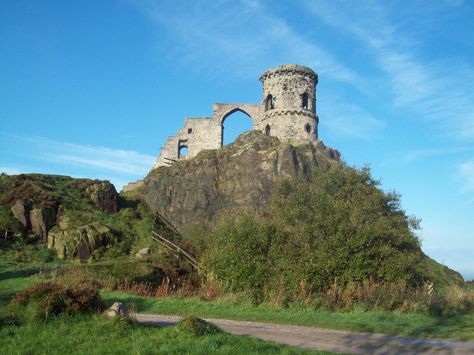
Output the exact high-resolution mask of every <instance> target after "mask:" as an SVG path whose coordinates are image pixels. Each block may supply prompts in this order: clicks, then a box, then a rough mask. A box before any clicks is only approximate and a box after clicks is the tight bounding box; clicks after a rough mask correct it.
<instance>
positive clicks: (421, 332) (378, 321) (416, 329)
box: [103, 292, 474, 341]
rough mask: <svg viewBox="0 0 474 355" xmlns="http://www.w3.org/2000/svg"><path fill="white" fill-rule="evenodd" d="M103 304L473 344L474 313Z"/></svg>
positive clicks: (164, 301)
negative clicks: (428, 314) (462, 341)
mask: <svg viewBox="0 0 474 355" xmlns="http://www.w3.org/2000/svg"><path fill="white" fill-rule="evenodd" d="M103 298H104V299H105V301H106V302H108V303H112V302H114V301H120V302H124V303H126V304H128V305H131V304H133V305H134V307H135V308H136V310H137V311H138V312H143V313H155V314H168V315H181V316H196V317H215V318H224V319H236V320H249V321H259V322H270V323H282V324H295V325H306V326H314V327H322V328H331V329H340V330H352V331H359V332H375V333H386V334H396V335H410V336H415V337H427V338H448V339H458V340H464V341H468V340H470V341H474V314H470V315H456V316H452V317H435V316H427V315H422V314H416V313H399V312H393V313H389V312H363V311H353V312H330V311H326V310H313V309H310V308H287V309H285V308H283V309H279V308H276V307H273V306H271V305H267V304H261V305H259V306H254V305H252V304H251V303H250V302H246V301H241V302H233V301H230V300H225V299H222V300H216V301H206V300H203V299H201V298H198V297H189V298H177V297H167V298H145V297H138V296H133V295H129V294H125V293H119V292H104V293H103Z"/></svg>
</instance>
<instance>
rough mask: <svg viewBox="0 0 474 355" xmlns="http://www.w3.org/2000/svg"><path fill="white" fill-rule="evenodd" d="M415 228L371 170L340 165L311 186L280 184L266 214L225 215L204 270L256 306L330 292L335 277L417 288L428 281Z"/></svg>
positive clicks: (339, 281)
mask: <svg viewBox="0 0 474 355" xmlns="http://www.w3.org/2000/svg"><path fill="white" fill-rule="evenodd" d="M416 227H417V221H416V220H414V219H411V218H409V217H407V216H406V215H405V213H404V211H403V210H401V208H400V200H399V196H398V195H397V194H395V193H385V192H383V191H382V190H380V189H379V188H378V182H377V181H375V180H374V179H372V178H371V176H370V171H369V170H368V169H362V170H356V169H352V168H348V167H344V166H340V167H335V168H333V169H332V170H329V171H318V172H317V173H316V174H315V175H314V176H313V177H312V179H311V180H310V181H305V180H303V179H300V178H294V179H292V180H286V181H283V182H282V183H281V184H280V186H279V188H278V190H277V191H276V192H275V193H274V195H273V197H272V200H271V203H270V206H269V207H268V209H267V210H266V211H265V212H264V213H263V214H261V215H259V214H258V213H256V212H255V211H243V212H241V213H239V214H238V215H234V216H230V217H227V218H225V219H224V220H223V221H221V222H220V224H218V226H217V227H216V230H215V231H214V233H213V234H212V236H211V238H210V241H209V248H208V250H207V252H206V254H205V256H204V258H203V266H204V269H205V270H206V271H207V272H208V273H212V274H213V275H214V276H215V277H216V279H217V280H218V281H219V282H220V284H221V285H222V287H223V288H224V289H226V290H229V291H247V292H250V293H251V294H252V295H253V297H254V299H255V300H257V301H259V300H261V299H263V298H269V297H270V298H276V297H278V298H280V299H282V300H295V299H301V298H308V297H310V296H311V295H313V294H316V293H318V292H319V293H324V292H326V291H328V290H329V291H328V292H331V291H330V289H331V287H332V285H333V284H334V282H335V280H337V285H342V286H344V285H349V284H350V283H351V282H354V283H362V282H363V281H364V280H369V279H370V280H372V282H373V283H376V284H389V283H393V285H396V284H397V283H400V285H402V284H403V285H406V286H407V287H410V288H412V287H416V286H419V285H421V284H422V282H423V281H424V280H425V275H424V272H423V269H422V267H421V266H420V262H421V260H422V259H423V253H422V252H421V249H420V244H419V241H418V239H417V238H416V236H415V234H414V232H413V230H414V229H415V228H416ZM394 287H395V286H394ZM395 291H396V290H394V292H395ZM372 296H373V297H375V295H372ZM393 303H397V302H396V301H393Z"/></svg>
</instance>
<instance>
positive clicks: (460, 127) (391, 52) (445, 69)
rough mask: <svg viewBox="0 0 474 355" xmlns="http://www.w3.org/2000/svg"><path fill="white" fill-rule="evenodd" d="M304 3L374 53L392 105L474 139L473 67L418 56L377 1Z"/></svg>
mask: <svg viewBox="0 0 474 355" xmlns="http://www.w3.org/2000/svg"><path fill="white" fill-rule="evenodd" d="M305 3H306V5H307V6H308V8H309V9H310V10H311V11H312V12H313V13H314V14H315V15H317V16H318V18H320V19H321V20H323V21H324V22H325V23H327V24H329V25H331V26H334V27H336V28H338V29H340V30H341V31H344V33H349V34H350V35H352V36H353V37H354V38H355V39H357V40H358V41H360V42H362V43H363V44H364V45H365V46H366V48H368V49H369V50H370V51H371V52H372V53H373V55H374V58H375V61H376V63H377V65H378V67H379V69H380V70H381V72H383V73H385V75H386V76H387V78H388V83H389V88H390V90H391V92H392V98H393V99H392V100H393V104H394V105H395V106H396V107H401V108H405V109H408V110H409V111H410V112H412V114H413V116H415V117H419V118H422V119H424V120H428V121H432V122H436V124H437V126H438V127H439V128H440V129H439V131H440V132H443V134H445V132H447V133H448V135H449V136H452V137H455V138H461V139H468V140H473V139H474V69H473V68H472V66H470V65H469V64H467V62H462V61H461V60H460V59H459V58H456V59H453V60H451V61H448V60H444V61H442V62H440V61H428V60H426V59H422V58H421V56H420V55H419V53H417V43H416V40H414V39H413V38H411V37H410V36H409V34H407V33H406V32H405V31H401V30H400V28H399V27H397V26H395V25H394V24H393V23H392V22H391V21H390V19H389V14H388V13H387V11H385V8H382V7H381V5H380V4H379V3H376V2H372V1H366V2H358V4H357V6H355V7H347V6H341V4H340V3H339V2H337V1H318V2H313V1H308V0H306V1H305ZM349 8H350V10H349ZM354 12H355V13H354Z"/></svg>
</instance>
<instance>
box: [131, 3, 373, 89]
mask: <svg viewBox="0 0 474 355" xmlns="http://www.w3.org/2000/svg"><path fill="white" fill-rule="evenodd" d="M133 3H134V4H136V5H137V6H138V7H139V8H140V9H141V10H142V11H143V12H144V13H145V14H146V15H148V16H149V17H150V18H152V19H153V20H154V22H155V23H156V24H157V25H158V26H159V28H160V29H164V30H165V31H166V33H167V34H168V35H169V36H170V39H169V41H170V45H169V46H166V48H164V46H163V43H162V41H163V38H160V41H161V46H160V52H161V53H162V52H167V55H172V56H173V57H174V59H175V60H176V62H178V63H181V65H184V66H186V67H187V70H191V69H192V70H193V71H194V70H198V71H201V72H203V73H204V74H207V75H211V76H212V75H215V76H216V78H217V75H216V73H218V75H219V76H221V75H222V73H225V74H226V75H227V76H234V77H238V76H249V77H250V76H252V77H254V76H255V72H258V73H260V72H261V71H262V70H264V69H266V68H268V67H269V66H271V65H278V64H282V63H299V64H304V65H307V66H310V67H313V68H317V69H318V70H319V71H321V72H324V75H325V77H328V78H332V79H334V80H337V81H342V82H346V83H350V84H351V85H353V86H355V87H359V88H361V87H362V86H363V81H364V80H363V78H361V77H360V76H359V75H358V74H357V73H356V72H354V71H353V70H352V69H350V68H349V67H347V66H346V65H345V64H343V63H342V62H341V61H340V60H338V59H337V58H335V57H334V56H333V55H331V54H330V52H328V51H327V50H325V49H324V48H322V47H321V46H319V45H316V44H314V43H313V42H311V41H309V40H308V39H307V38H305V37H304V36H303V35H301V34H299V33H298V32H297V31H296V30H295V29H294V28H293V27H292V25H291V24H290V23H288V22H287V21H285V20H283V19H281V18H279V17H277V16H275V15H273V14H272V11H271V7H268V6H267V5H266V4H265V3H264V2H259V1H256V0H251V1H249V0H247V1H213V2H209V1H204V0H201V1H193V2H185V3H184V4H180V3H179V2H173V3H171V2H167V3H163V2H159V3H157V2H151V1H139V0H137V1H134V2H133Z"/></svg>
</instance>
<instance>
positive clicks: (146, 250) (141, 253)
mask: <svg viewBox="0 0 474 355" xmlns="http://www.w3.org/2000/svg"><path fill="white" fill-rule="evenodd" d="M148 254H150V248H149V247H146V248H143V249H141V250H140V251H138V252H137V253H136V254H135V256H136V257H137V258H143V257H144V256H147V255H148Z"/></svg>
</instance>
